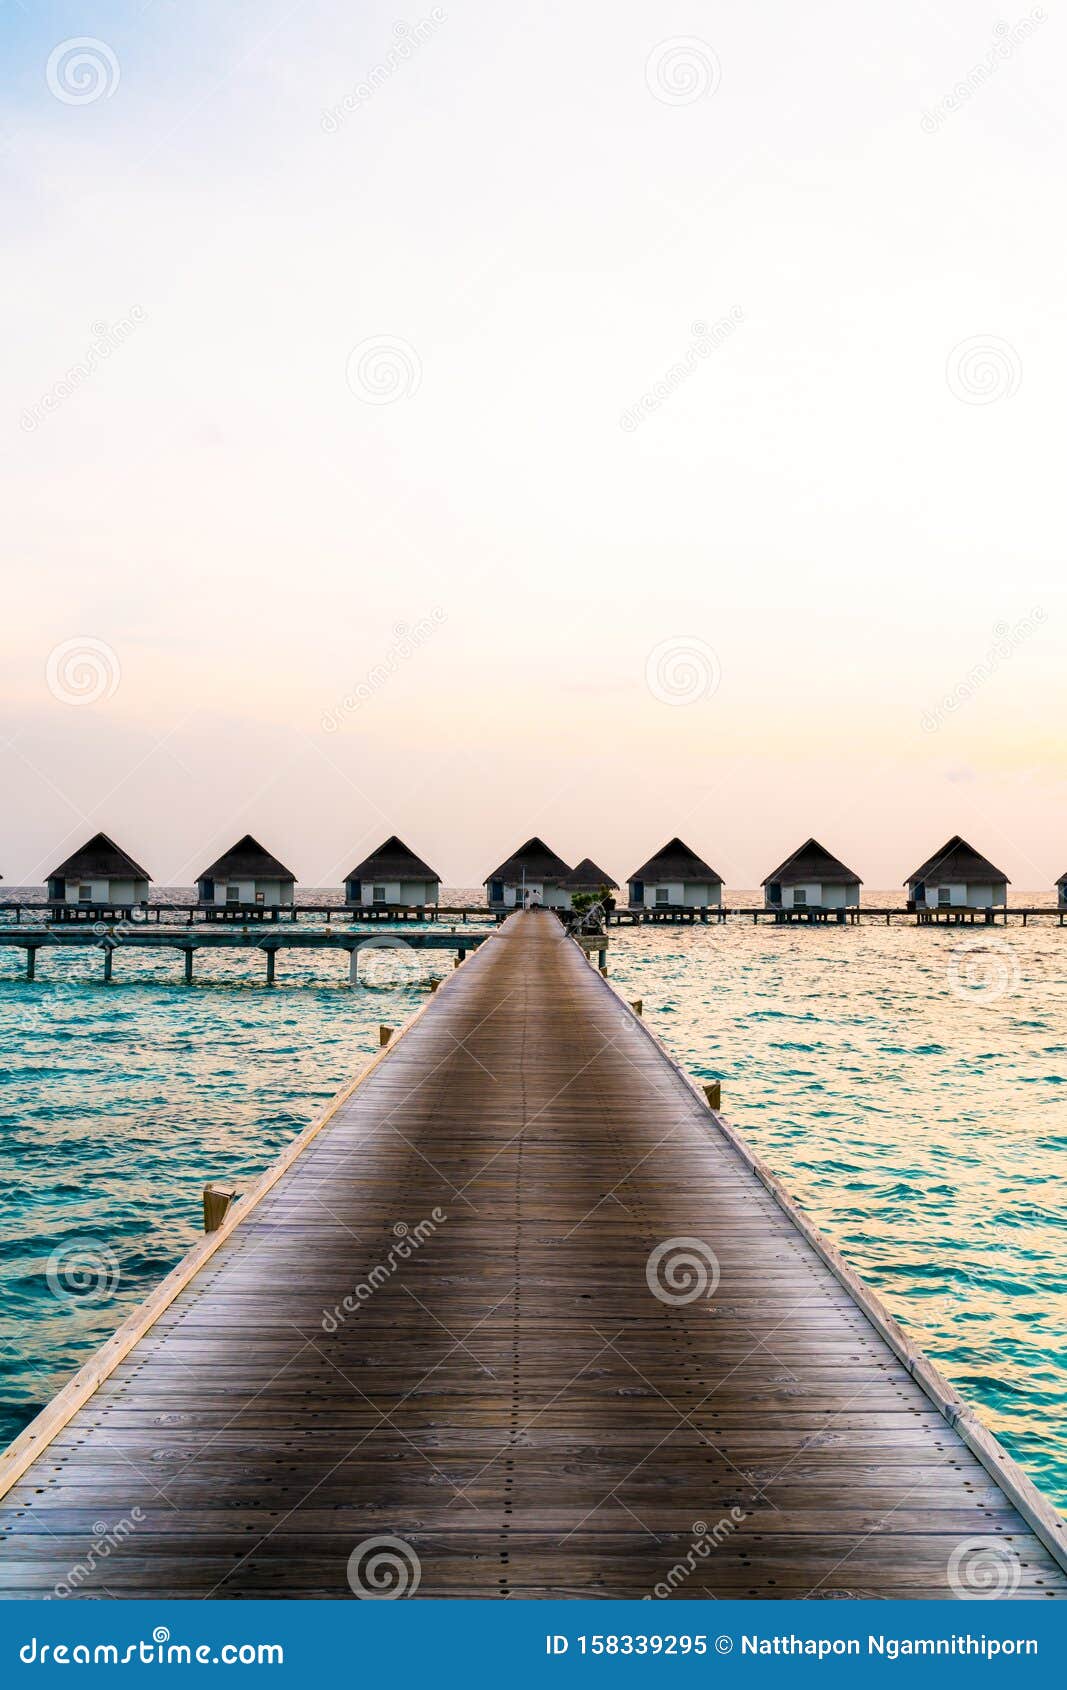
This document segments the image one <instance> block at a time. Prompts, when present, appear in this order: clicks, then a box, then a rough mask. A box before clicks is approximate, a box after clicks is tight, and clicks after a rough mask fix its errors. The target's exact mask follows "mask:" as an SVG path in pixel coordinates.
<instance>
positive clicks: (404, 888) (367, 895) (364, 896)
mask: <svg viewBox="0 0 1067 1690" xmlns="http://www.w3.org/2000/svg"><path fill="white" fill-rule="evenodd" d="M376 886H380V887H382V888H384V891H385V897H384V899H379V902H380V903H386V904H436V902H437V894H438V886H437V881H436V880H365V881H364V882H363V886H362V893H361V899H360V901H361V902H362V903H364V904H373V903H374V889H375V887H376Z"/></svg>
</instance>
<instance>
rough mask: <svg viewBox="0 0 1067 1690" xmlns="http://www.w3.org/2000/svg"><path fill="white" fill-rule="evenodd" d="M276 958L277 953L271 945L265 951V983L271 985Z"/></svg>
mask: <svg viewBox="0 0 1067 1690" xmlns="http://www.w3.org/2000/svg"><path fill="white" fill-rule="evenodd" d="M276 960H277V953H276V951H275V949H274V946H273V945H271V947H270V949H269V950H268V951H267V985H268V986H273V984H274V964H275V962H276Z"/></svg>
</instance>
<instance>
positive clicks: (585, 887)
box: [560, 857, 619, 892]
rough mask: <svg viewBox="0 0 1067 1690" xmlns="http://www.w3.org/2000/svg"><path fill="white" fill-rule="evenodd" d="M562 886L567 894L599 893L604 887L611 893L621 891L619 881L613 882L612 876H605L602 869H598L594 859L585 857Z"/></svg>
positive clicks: (562, 882) (561, 883)
mask: <svg viewBox="0 0 1067 1690" xmlns="http://www.w3.org/2000/svg"><path fill="white" fill-rule="evenodd" d="M560 885H561V886H562V887H563V889H564V891H565V892H599V891H601V889H602V888H604V887H606V888H607V890H608V891H609V892H617V891H618V890H619V883H618V881H617V880H612V878H611V876H610V874H605V872H604V870H603V869H602V868H598V867H597V865H596V863H595V862H594V861H593V859H592V857H583V858H582V860H581V862H580V863H578V864H577V865H576V866H575V867H574V868H572V869H571V872H570V874H569V875H568V876H567V878H566V880H563V881H561V882H560Z"/></svg>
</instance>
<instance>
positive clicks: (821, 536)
mask: <svg viewBox="0 0 1067 1690" xmlns="http://www.w3.org/2000/svg"><path fill="white" fill-rule="evenodd" d="M420 20H422V27H419V26H420ZM398 24H400V25H402V27H401V28H400V29H399V30H398V27H397V26H398ZM86 41H87V42H88V44H87V45H86V44H85V42H86ZM72 43H73V44H74V45H71V44H72ZM79 43H82V45H79ZM0 46H2V49H3V60H4V64H5V81H6V83H7V90H6V94H7V97H6V100H5V117H4V121H3V126H2V128H0V171H2V182H3V189H2V192H3V229H4V245H5V252H4V264H3V272H2V282H0V288H2V298H3V306H4V320H5V328H6V336H5V339H6V355H5V359H4V375H3V391H4V406H3V422H4V438H3V451H4V460H3V467H4V472H5V474H4V482H5V493H4V501H3V509H4V540H3V545H4V556H5V563H6V568H5V571H4V587H3V600H2V603H3V613H4V614H3V621H2V635H0V639H2V679H0V687H2V694H3V720H2V724H0V772H2V778H3V783H4V794H5V803H4V808H3V822H2V827H0V871H2V873H3V875H4V878H5V881H6V882H7V883H8V884H21V883H28V882H36V881H39V880H40V879H41V878H42V876H43V874H44V873H45V872H46V871H47V870H48V869H49V868H51V867H52V866H53V865H54V863H55V862H56V861H57V860H58V859H59V857H61V856H62V855H64V854H66V852H68V851H69V850H70V849H71V848H72V847H73V846H74V845H76V844H77V843H79V841H80V840H81V839H82V838H84V837H85V836H86V835H87V834H89V833H91V832H93V831H95V830H96V829H97V828H104V829H105V830H106V831H107V832H109V833H111V834H112V835H114V836H115V837H116V838H117V839H118V840H119V841H120V843H122V844H123V845H125V846H126V847H127V848H128V849H129V850H130V851H131V852H132V853H133V854H134V856H135V857H137V858H138V859H139V860H140V861H142V862H143V863H145V864H146V866H147V867H148V868H149V869H150V871H151V872H152V874H153V876H154V877H155V879H156V880H157V881H159V882H161V883H164V884H166V883H176V884H187V883H188V882H190V881H191V880H192V879H193V877H194V876H195V874H196V873H197V872H198V871H199V870H201V869H203V867H204V866H205V865H206V864H207V863H208V862H209V861H210V860H211V859H212V857H213V856H215V855H217V854H218V852H219V850H220V849H221V848H223V847H224V846H226V845H228V844H229V843H230V842H231V841H232V840H233V839H234V838H235V837H237V836H238V835H239V834H241V833H244V832H245V831H251V832H253V833H255V834H256V835H258V836H259V837H260V838H261V839H262V840H263V841H264V843H265V844H266V845H268V847H269V848H270V849H272V850H273V851H275V852H276V853H277V854H278V855H279V856H280V857H281V858H282V859H283V860H284V861H285V862H287V863H288V864H289V865H290V866H291V867H292V868H293V869H294V871H295V872H296V873H297V875H298V877H299V879H300V880H302V881H303V882H305V883H306V884H309V885H326V884H334V883H337V882H338V881H339V880H340V879H341V877H342V875H343V874H344V872H345V871H346V870H348V869H349V868H351V867H352V865H353V862H354V861H355V860H356V858H357V857H359V856H360V855H363V854H365V853H366V851H367V850H369V849H370V848H371V847H372V846H373V845H375V844H377V843H378V842H379V840H380V839H382V838H383V837H384V836H385V835H387V834H389V833H393V832H396V833H399V834H401V835H402V836H403V837H404V838H405V839H407V840H408V842H409V843H410V844H411V845H412V846H413V847H414V848H415V849H416V850H417V851H418V852H419V853H420V854H422V855H424V856H425V857H426V858H427V859H428V860H429V861H430V862H431V863H432V864H433V865H434V866H435V867H436V868H437V869H438V870H439V872H440V873H441V875H442V877H443V878H444V880H445V882H446V884H449V885H472V884H476V883H478V882H479V881H481V880H482V879H483V878H484V877H485V875H486V874H487V873H488V871H489V870H491V869H492V868H493V867H494V866H495V864H496V863H497V862H499V861H500V859H501V858H502V857H504V856H505V855H507V854H508V852H510V851H511V850H512V849H513V848H514V847H515V846H516V845H517V844H519V843H520V842H521V840H523V839H525V838H526V837H527V836H528V835H529V834H531V833H535V832H536V833H540V834H542V835H543V836H544V837H545V838H546V839H547V840H548V842H549V843H550V844H551V845H552V846H553V848H554V849H556V850H557V851H559V852H560V853H561V854H562V855H563V856H564V857H566V858H568V859H569V860H575V859H577V858H578V857H581V856H584V855H586V854H589V855H591V856H593V857H595V858H596V859H597V861H599V862H601V863H603V864H604V866H605V867H607V868H608V869H610V870H611V871H612V873H613V874H614V875H615V876H616V877H617V878H619V879H620V880H621V879H622V878H623V877H624V876H625V875H626V874H627V873H628V872H629V871H631V870H632V869H633V868H634V867H635V866H636V864H638V863H639V862H641V861H642V860H643V859H644V858H645V857H647V856H648V855H649V854H650V853H651V852H652V850H653V849H654V848H656V847H657V846H659V845H660V844H662V843H663V841H664V840H665V839H667V838H668V837H669V836H670V835H672V834H675V833H679V834H682V835H683V836H684V837H685V838H686V839H687V840H688V841H689V843H690V844H691V845H693V847H694V848H695V849H697V850H698V851H699V852H700V853H701V854H702V855H704V856H706V857H707V858H708V860H709V861H710V862H711V863H712V864H713V865H714V867H715V868H716V869H717V870H718V871H719V872H720V873H721V874H722V875H723V876H724V877H725V879H726V881H727V884H728V885H729V886H734V887H751V886H754V885H756V884H758V882H759V881H760V879H761V878H762V877H763V875H764V874H766V873H767V872H768V871H769V870H770V869H771V868H772V867H773V866H774V865H775V864H776V863H777V862H778V861H780V859H781V858H783V857H784V856H785V855H786V854H787V853H788V852H789V851H790V850H791V849H792V848H793V847H794V846H796V845H797V844H799V843H800V841H801V840H802V839H803V838H804V837H805V836H807V835H808V834H811V833H814V834H816V835H818V836H819V837H820V838H821V839H823V841H824V842H825V843H826V844H827V845H828V846H829V847H830V848H831V849H832V850H834V851H835V852H837V853H838V854H840V855H841V856H842V857H843V858H844V859H845V861H846V862H848V863H849V864H851V865H852V866H853V867H855V868H856V869H857V870H858V872H859V873H860V874H861V875H862V877H863V879H864V880H865V882H866V884H867V886H868V887H869V888H875V887H892V886H899V884H900V882H901V881H902V880H903V878H904V876H905V875H906V874H907V872H908V871H910V870H911V869H913V868H914V867H915V866H916V865H917V863H918V862H919V861H920V860H921V859H922V858H923V857H925V856H927V855H928V854H929V853H930V852H931V851H932V850H933V849H934V848H935V847H936V846H937V845H939V844H940V843H941V842H942V840H943V839H944V838H945V837H946V836H947V835H949V834H951V833H955V832H960V833H963V834H964V835H966V836H967V837H968V838H970V839H971V840H972V842H973V843H974V844H975V845H976V846H978V848H979V849H981V850H982V851H984V852H986V853H987V854H988V855H990V856H991V857H992V858H993V859H994V861H996V862H997V863H998V864H1001V865H1002V866H1003V867H1004V868H1005V869H1006V870H1007V872H1008V874H1009V876H1010V877H1011V879H1012V880H1013V882H1014V883H1015V887H1016V889H1017V890H1019V889H1022V888H1039V887H1047V886H1048V885H1049V884H1050V883H1051V882H1052V881H1053V880H1054V879H1055V877H1056V876H1057V875H1058V874H1059V873H1061V872H1062V871H1063V870H1064V869H1065V868H1067V782H1065V773H1064V733H1063V720H1064V702H1065V699H1064V676H1065V670H1067V665H1065V661H1064V659H1065V634H1064V629H1065V623H1067V590H1065V579H1067V571H1065V566H1064V558H1063V543H1064V541H1063V513H1062V505H1063V495H1062V490H1061V489H1062V483H1063V467H1062V455H1063V428H1062V408H1063V396H1064V392H1065V388H1067V315H1065V311H1064V297H1065V276H1064V267H1065V260H1064V250H1063V239H1062V183H1063V179H1064V172H1065V168H1067V141H1065V134H1064V117H1063V104H1062V86H1063V77H1064V71H1065V69H1067V21H1065V19H1064V15H1063V13H1062V11H1061V10H1058V9H1054V8H1052V7H1046V8H1045V9H1044V10H1042V9H1041V8H1038V9H1036V10H1033V11H1024V10H1022V9H1020V10H1018V11H1016V10H1014V9H1009V10H1007V11H1005V12H1003V13H998V12H997V11H996V10H990V11H989V12H988V13H986V12H983V11H982V10H981V9H977V10H976V9H975V7H974V5H973V4H971V3H968V0H939V3H938V4H937V5H936V6H934V7H932V8H931V7H930V6H928V5H926V4H922V5H920V4H918V3H916V0H904V3H902V4H901V5H899V6H897V7H895V8H892V9H881V11H880V15H877V16H874V17H873V18H872V15H871V13H870V11H869V10H868V9H867V8H857V7H856V6H855V4H846V3H845V0H836V3H819V0H816V3H815V4H813V5H811V6H805V7H799V6H797V5H795V4H793V3H790V0H769V3H768V4H766V5H761V6H741V5H733V6H725V5H722V6H714V5H706V4H705V5H698V4H695V3H693V0H681V3H678V4H673V3H671V4H667V5H666V6H664V5H663V4H652V3H651V0H648V3H645V4H638V3H636V0H612V4H610V5H609V4H607V3H606V0H589V3H587V4H585V5H583V6H580V7H576V6H564V5H555V6H549V7H538V8H535V9H533V10H521V9H520V10H516V9H506V8H502V7H500V6H499V5H495V6H494V5H491V4H489V3H488V0H448V3H447V4H445V5H444V6H441V7H429V6H423V7H421V8H413V9H411V10H409V11H406V12H400V11H398V9H397V7H396V6H395V5H394V4H390V5H388V6H386V5H380V4H376V3H374V4H363V3H360V4H348V3H342V0H304V3H302V4H299V5H294V4H292V0H227V3H226V4H225V5H219V4H218V0H182V3H181V4H174V3H172V0H147V3H146V0H129V3H121V4H120V3H109V0H82V3H80V4H77V5H75V4H73V3H70V4H67V3H63V4H59V3H56V4H53V3H51V0H35V3H33V4H32V5H31V4H30V0H26V3H25V5H23V4H20V0H0ZM391 50H392V53H393V57H392V59H390V53H391ZM376 67H378V68H377V69H376Z"/></svg>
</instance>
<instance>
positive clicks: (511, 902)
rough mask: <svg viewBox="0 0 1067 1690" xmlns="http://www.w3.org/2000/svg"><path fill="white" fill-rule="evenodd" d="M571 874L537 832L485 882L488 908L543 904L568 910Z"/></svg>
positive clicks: (498, 908) (499, 908) (545, 906)
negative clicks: (568, 882) (538, 836)
mask: <svg viewBox="0 0 1067 1690" xmlns="http://www.w3.org/2000/svg"><path fill="white" fill-rule="evenodd" d="M571 873H572V871H571V869H569V868H568V867H567V864H566V863H565V862H564V861H563V858H562V857H557V855H556V853H555V851H553V850H550V848H549V847H548V846H547V845H546V844H545V842H544V840H543V839H538V838H537V836H536V834H535V835H534V837H533V838H532V839H528V840H527V841H526V843H525V845H520V846H519V849H518V850H517V851H516V852H515V854H514V856H512V857H508V858H506V859H505V861H504V862H502V863H501V864H500V867H499V868H497V869H494V870H493V873H492V874H491V875H490V876H489V878H488V880H487V881H486V882H485V896H486V899H487V901H488V904H489V908H490V909H491V910H503V909H509V910H510V909H524V908H530V907H532V906H533V905H535V904H541V905H543V906H544V908H546V909H554V910H569V909H570V907H571V894H570V891H569V890H568V888H567V885H566V882H567V880H568V879H569V878H570V875H571Z"/></svg>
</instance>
